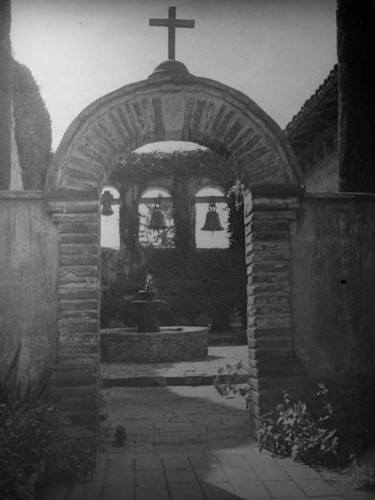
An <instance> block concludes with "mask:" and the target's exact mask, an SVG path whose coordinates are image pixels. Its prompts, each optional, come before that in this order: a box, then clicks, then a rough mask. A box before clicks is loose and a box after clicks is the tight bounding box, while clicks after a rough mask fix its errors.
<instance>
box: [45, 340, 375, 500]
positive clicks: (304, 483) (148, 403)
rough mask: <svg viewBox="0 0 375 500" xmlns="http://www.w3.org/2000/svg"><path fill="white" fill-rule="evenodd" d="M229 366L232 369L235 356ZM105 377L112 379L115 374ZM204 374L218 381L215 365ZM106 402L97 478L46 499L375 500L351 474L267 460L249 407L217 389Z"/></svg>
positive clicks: (172, 369)
mask: <svg viewBox="0 0 375 500" xmlns="http://www.w3.org/2000/svg"><path fill="white" fill-rule="evenodd" d="M215 349H224V350H228V351H231V350H232V354H233V353H235V354H233V359H234V358H236V359H235V360H234V361H238V359H239V358H238V357H236V356H237V354H238V352H236V351H233V348H232V347H230V348H215ZM219 352H225V351H216V354H215V357H216V361H215V362H216V363H217V362H219V363H223V361H222V359H221V357H220V356H219ZM245 352H246V351H245ZM211 355H212V356H213V351H211ZM225 359H226V362H230V361H229V359H231V356H228V357H226V358H225ZM212 361H214V360H213V359H211V360H208V361H207V363H210V362H212ZM225 364H226V363H225ZM181 365H184V364H181ZM224 366H225V365H224ZM149 368H150V371H151V372H152V371H153V370H154V368H153V367H149ZM216 368H217V366H216V367H215V370H216ZM191 369H192V368H191V365H190V368H189V370H191ZM201 369H202V366H200V365H199V364H197V365H195V370H196V371H195V373H196V374H197V376H202V373H203V372H202V371H201ZM119 370H120V368H118V367H113V373H115V372H116V377H117V378H119V377H120V375H121V377H126V376H129V377H130V378H132V379H134V378H136V375H137V374H136V373H135V372H134V371H133V369H129V365H126V367H125V366H124V367H122V368H121V370H123V371H122V374H120V375H119ZM134 370H140V371H138V372H137V373H138V375H139V376H140V377H146V376H147V377H149V376H150V372H149V373H146V375H145V373H144V372H143V371H142V370H143V367H140V366H138V367H137V368H134ZM156 370H160V371H157V372H156V373H157V374H158V375H157V376H161V375H160V374H161V373H162V374H163V376H164V378H166V379H168V377H169V376H172V375H173V377H182V376H183V374H184V373H185V371H184V370H182V371H180V373H178V369H177V367H176V366H169V367H157V369H156ZM163 370H166V371H163ZM103 371H104V372H105V373H106V376H109V374H110V371H111V368H110V367H109V366H107V367H103ZM203 374H204V373H203ZM205 374H206V375H207V374H210V375H211V374H213V366H212V364H211V365H210V368H208V366H207V370H206V372H205ZM102 396H103V402H104V408H103V412H104V413H105V414H106V416H107V418H106V419H105V420H104V422H103V426H102V428H103V451H102V453H101V454H100V457H99V460H98V466H97V470H96V473H95V475H94V476H93V477H92V478H91V479H90V480H89V481H88V482H86V483H84V484H76V485H74V486H70V487H68V486H61V485H60V486H55V487H53V488H48V489H46V490H45V491H44V494H43V497H42V499H43V500H164V499H165V500H253V499H263V500H265V499H278V500H297V499H310V500H314V499H326V500H327V499H334V500H340V499H342V500H343V499H346V500H361V499H362V500H367V499H368V500H370V499H374V498H375V496H374V495H373V494H370V493H366V492H360V491H356V490H354V489H353V488H352V486H351V484H350V480H349V474H348V472H329V471H327V470H315V469H312V468H309V467H307V466H305V465H302V464H298V463H296V462H293V461H292V460H291V459H277V458H273V457H272V456H271V455H270V454H269V453H268V452H264V451H263V452H261V453H260V452H259V450H258V448H257V446H256V443H255V441H254V440H253V439H252V438H251V436H250V429H249V419H248V413H247V411H246V409H245V407H244V401H243V400H242V399H241V398H240V397H235V398H230V399H224V398H222V397H220V396H219V395H218V394H217V392H216V391H215V389H214V388H213V387H212V386H204V385H201V386H199V384H198V386H197V385H195V386H189V385H183V386H182V385H179V386H178V385H167V384H166V385H165V386H160V387H104V388H103V389H102ZM118 424H121V425H123V426H124V427H125V428H126V430H127V434H128V437H127V440H126V443H125V446H117V445H116V443H115V440H114V429H115V427H116V425H118Z"/></svg>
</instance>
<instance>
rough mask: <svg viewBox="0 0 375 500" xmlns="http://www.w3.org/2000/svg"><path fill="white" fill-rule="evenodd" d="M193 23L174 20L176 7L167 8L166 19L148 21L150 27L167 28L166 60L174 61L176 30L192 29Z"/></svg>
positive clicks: (191, 21) (184, 20)
mask: <svg viewBox="0 0 375 500" xmlns="http://www.w3.org/2000/svg"><path fill="white" fill-rule="evenodd" d="M194 25H195V21H193V20H187V19H176V7H169V10H168V19H150V26H165V27H166V28H168V59H175V50H176V28H194Z"/></svg>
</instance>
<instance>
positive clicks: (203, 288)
mask: <svg viewBox="0 0 375 500" xmlns="http://www.w3.org/2000/svg"><path fill="white" fill-rule="evenodd" d="M143 252H144V255H145V260H146V264H145V265H144V266H143V267H142V268H140V269H139V270H138V271H137V272H136V273H133V275H132V276H131V277H128V278H127V279H126V280H125V279H124V278H123V279H122V278H121V273H120V272H119V273H118V276H117V279H116V280H115V281H113V282H111V283H109V282H103V283H102V286H103V290H102V311H101V318H102V328H106V327H111V326H115V325H116V323H117V324H120V323H122V324H124V325H125V326H134V324H135V318H134V314H133V311H132V307H131V303H130V298H131V297H132V296H133V295H135V294H136V293H137V291H138V290H140V289H142V288H143V287H144V283H145V276H146V274H147V273H150V274H152V275H153V278H154V281H155V286H156V288H157V292H158V297H159V298H160V299H163V300H165V305H164V307H163V308H162V310H161V313H160V324H162V325H166V326H167V325H186V326H192V325H199V324H200V323H202V321H205V318H207V320H208V321H209V322H210V323H211V329H212V331H216V332H219V331H224V330H225V329H227V328H228V327H229V311H230V309H231V308H233V307H237V309H239V311H240V313H241V315H242V317H243V321H244V322H245V323H246V271H245V262H244V256H243V249H242V248H236V249H231V248H230V249H215V250H213V249H210V250H203V249H201V250H196V251H195V252H193V253H191V254H189V255H186V253H183V252H180V251H178V250H177V249H155V248H145V249H143ZM105 254H106V250H105V249H103V255H105ZM103 260H104V261H105V257H104V259H103ZM119 269H121V264H119ZM103 281H104V280H103ZM124 296H126V297H127V298H128V301H127V304H126V305H124ZM202 326H205V325H202Z"/></svg>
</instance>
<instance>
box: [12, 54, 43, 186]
mask: <svg viewBox="0 0 375 500" xmlns="http://www.w3.org/2000/svg"><path fill="white" fill-rule="evenodd" d="M12 79H13V81H12V90H13V114H14V122H15V137H16V143H17V147H18V155H19V160H20V164H21V168H22V181H23V186H24V189H43V188H44V184H45V179H46V174H47V169H48V166H49V164H50V161H51V158H52V151H51V140H52V132H51V119H50V116H49V113H48V111H47V108H46V105H45V103H44V101H43V99H42V97H41V95H40V91H39V88H38V85H37V84H36V82H35V80H34V77H33V75H32V74H31V71H30V70H29V69H28V68H27V67H26V66H24V65H23V64H20V63H19V62H17V61H15V60H13V65H12Z"/></svg>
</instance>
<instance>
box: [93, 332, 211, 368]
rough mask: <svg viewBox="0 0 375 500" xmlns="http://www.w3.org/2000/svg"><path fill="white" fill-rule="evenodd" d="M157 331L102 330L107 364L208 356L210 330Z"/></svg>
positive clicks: (103, 350)
mask: <svg viewBox="0 0 375 500" xmlns="http://www.w3.org/2000/svg"><path fill="white" fill-rule="evenodd" d="M160 330H161V331H160V332H158V333H137V332H136V331H135V330H134V329H131V328H111V329H108V330H101V332H100V342H101V346H100V351H101V361H102V362H105V363H163V362H168V361H188V360H191V359H199V358H204V357H205V356H206V355H207V344H208V329H207V328H201V327H186V326H185V327H183V331H177V330H176V329H173V328H167V327H165V328H163V327H161V329H160Z"/></svg>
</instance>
